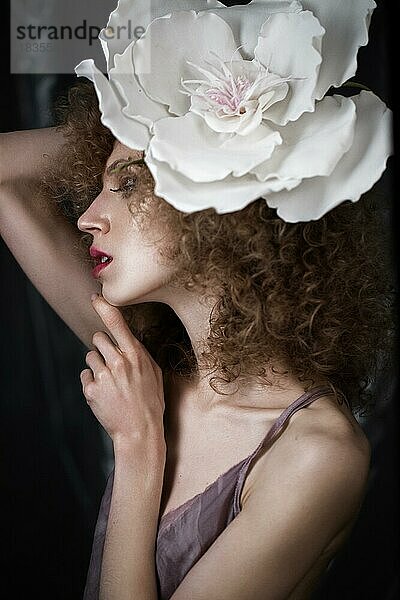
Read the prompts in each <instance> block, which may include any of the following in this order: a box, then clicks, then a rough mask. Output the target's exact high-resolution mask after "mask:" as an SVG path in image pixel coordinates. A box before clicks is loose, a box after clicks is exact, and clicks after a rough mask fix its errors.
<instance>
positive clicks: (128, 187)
mask: <svg viewBox="0 0 400 600" xmlns="http://www.w3.org/2000/svg"><path fill="white" fill-rule="evenodd" d="M136 184H137V179H136V177H131V176H130V177H124V178H123V179H122V180H121V184H120V186H119V188H116V189H112V188H110V192H115V193H120V194H122V196H123V197H124V198H125V197H128V196H129V195H130V194H131V193H132V192H133V190H134V189H135V187H136Z"/></svg>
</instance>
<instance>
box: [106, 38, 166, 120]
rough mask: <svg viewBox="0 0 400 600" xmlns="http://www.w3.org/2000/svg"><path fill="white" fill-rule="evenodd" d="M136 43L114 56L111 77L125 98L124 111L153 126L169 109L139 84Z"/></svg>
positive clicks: (128, 115) (129, 115)
mask: <svg viewBox="0 0 400 600" xmlns="http://www.w3.org/2000/svg"><path fill="white" fill-rule="evenodd" d="M134 43H135V42H132V44H129V46H128V47H127V49H126V50H125V52H124V53H123V54H116V55H115V56H114V67H113V68H111V69H110V72H109V78H110V81H112V83H113V84H114V86H115V87H116V88H117V89H118V91H119V93H120V95H121V97H122V98H123V99H124V108H123V109H122V112H123V113H124V114H125V115H126V116H127V117H130V118H134V119H137V120H138V121H140V122H141V123H144V124H145V125H147V126H148V127H151V126H152V125H153V123H154V122H155V121H157V120H158V119H162V118H164V117H167V116H168V111H167V108H166V106H165V105H163V104H160V103H158V102H154V100H152V99H151V98H149V97H148V96H147V94H146V92H145V91H144V90H143V88H142V87H141V86H140V85H139V82H138V80H137V78H136V76H135V69H134V65H133V60H132V47H133V44H134Z"/></svg>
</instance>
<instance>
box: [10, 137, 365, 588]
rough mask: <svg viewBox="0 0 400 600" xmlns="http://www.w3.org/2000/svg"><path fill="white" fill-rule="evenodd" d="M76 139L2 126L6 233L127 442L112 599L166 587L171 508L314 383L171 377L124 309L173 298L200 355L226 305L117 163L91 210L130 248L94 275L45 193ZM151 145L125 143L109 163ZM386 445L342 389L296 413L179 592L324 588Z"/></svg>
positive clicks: (236, 457)
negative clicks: (173, 281) (190, 274)
mask: <svg viewBox="0 0 400 600" xmlns="http://www.w3.org/2000/svg"><path fill="white" fill-rule="evenodd" d="M62 143H63V139H62V136H61V134H60V133H58V132H56V131H55V130H54V129H43V130H34V131H30V132H17V133H10V134H2V135H1V136H0V152H1V160H0V163H1V172H0V175H1V177H0V179H1V196H0V223H1V235H2V237H3V238H4V240H5V242H6V243H7V244H8V246H9V247H10V249H11V251H12V252H13V253H14V256H15V257H16V259H17V260H18V261H19V262H20V264H21V266H22V267H23V269H24V270H25V272H26V273H27V275H28V276H29V277H30V279H31V280H32V282H33V283H34V284H35V285H36V287H37V288H38V289H39V291H40V292H41V293H42V295H43V296H44V298H46V300H47V301H48V302H49V304H50V305H51V306H52V307H53V308H54V309H55V310H56V312H58V314H59V315H60V316H61V317H62V318H63V319H64V321H65V322H66V324H67V325H68V326H69V327H70V328H71V329H72V331H74V332H75V333H76V335H77V336H78V337H79V338H80V339H81V340H82V341H83V342H84V343H85V344H86V345H87V347H88V349H90V350H89V352H88V354H87V358H86V362H87V366H88V368H87V369H85V370H84V371H83V372H82V373H81V381H82V388H83V393H84V395H85V397H86V400H87V402H88V405H89V407H90V409H91V410H92V411H93V414H94V415H95V417H96V418H97V419H98V420H99V422H100V423H101V424H102V426H103V427H104V428H105V430H106V431H107V432H108V434H109V435H110V437H111V439H112V442H113V448H114V458H115V475H114V487H113V495H112V501H111V508H110V517H109V523H108V528H107V534H106V543H105V547H104V555H103V563H102V578H101V587H100V597H101V599H102V600H114V599H115V600H117V599H118V600H125V599H126V600H128V599H131V598H135V600H136V599H139V600H142V599H143V600H156V598H157V592H156V572H155V561H154V554H155V537H156V533H157V524H158V519H159V516H160V515H164V514H166V513H167V512H169V511H170V510H173V509H174V508H176V507H178V506H180V505H181V504H183V503H184V502H185V501H186V500H188V499H189V498H192V497H193V496H194V495H195V494H197V493H199V492H202V491H203V490H204V489H205V487H206V486H207V485H208V484H210V483H211V482H213V481H215V479H216V478H217V477H218V476H219V475H220V474H221V473H223V472H225V471H226V470H227V469H229V468H230V467H231V466H232V465H233V464H236V463H237V462H239V461H240V460H241V459H243V458H244V457H246V456H247V455H248V454H250V453H251V452H252V451H253V450H254V449H255V447H256V446H257V445H258V443H259V441H260V440H261V439H262V438H263V437H264V436H265V434H266V432H267V431H268V429H269V428H270V426H271V424H272V422H273V421H274V420H275V419H276V418H277V417H278V416H279V414H280V413H281V412H282V411H283V410H284V409H285V408H286V407H287V406H288V405H289V404H290V403H292V402H293V401H294V400H295V399H296V398H297V397H299V396H300V395H301V394H302V393H303V391H304V389H303V388H302V386H301V384H300V382H297V381H296V380H294V379H292V378H290V377H287V378H286V379H281V380H280V381H279V383H280V384H281V386H282V387H281V388H279V389H278V388H277V387H261V386H257V385H255V383H254V382H251V381H250V382H249V383H248V386H247V387H246V388H245V390H241V391H240V392H237V393H233V394H232V395H231V396H229V397H227V396H220V395H218V394H216V393H215V392H213V390H212V389H211V388H210V387H209V385H208V381H209V377H210V374H208V373H207V372H206V371H205V370H202V369H201V368H200V373H201V376H200V378H198V379H197V380H196V381H193V382H191V383H184V382H183V381H177V382H176V385H174V386H173V387H171V389H168V390H167V389H163V385H162V373H161V370H160V368H159V366H158V365H157V364H156V363H155V362H154V360H153V359H152V358H151V356H150V355H149V353H148V352H147V351H146V349H145V348H144V346H143V345H142V344H141V343H140V342H139V341H138V340H137V339H136V338H135V337H134V336H133V335H132V333H131V331H130V330H129V328H128V326H127V324H126V323H125V321H124V319H123V317H122V314H121V312H120V311H119V310H118V308H117V307H118V306H119V307H121V306H125V305H130V304H135V303H140V302H145V301H155V302H165V303H167V304H169V305H170V306H171V307H172V308H173V310H174V311H175V312H176V314H177V315H178V316H179V318H180V319H181V321H182V323H183V324H184V326H185V328H186V330H187V332H188V335H189V337H190V340H191V342H192V346H193V349H194V352H195V355H196V357H198V358H199V357H200V350H201V347H202V343H203V342H204V340H205V339H206V337H207V332H208V318H209V315H210V311H211V308H212V302H211V301H207V302H206V301H204V299H203V298H201V297H200V296H199V295H198V294H196V293H195V292H188V291H186V290H177V289H176V288H172V287H171V286H169V285H168V282H169V280H170V278H171V276H172V275H173V267H166V266H165V265H162V264H160V263H159V262H158V260H157V246H156V243H155V242H156V240H157V232H155V231H154V232H153V231H146V232H141V231H140V230H139V229H138V228H137V227H136V226H135V225H134V223H133V222H132V221H131V220H130V219H129V211H128V208H127V201H126V200H125V199H123V198H122V197H121V196H120V195H118V194H116V193H114V192H111V191H110V189H111V188H115V187H116V186H115V181H114V180H113V179H112V178H111V177H109V176H108V175H106V174H105V176H104V186H103V190H102V191H101V193H100V194H99V196H98V197H97V198H96V199H95V200H94V202H93V203H92V204H91V205H90V207H89V208H88V210H87V211H86V212H85V213H84V214H83V215H82V216H81V217H80V219H79V222H78V227H79V228H80V229H81V230H82V231H85V232H87V233H90V234H92V235H93V244H94V246H96V247H97V248H99V249H100V250H102V251H104V252H106V253H109V254H110V255H112V256H113V258H114V260H113V262H112V263H111V264H110V265H109V266H108V267H107V268H106V269H104V270H103V271H102V274H101V276H100V280H99V281H96V280H94V279H93V277H92V274H91V271H90V268H89V267H88V266H87V265H86V263H85V262H84V261H83V260H82V259H83V257H80V256H79V252H78V250H77V249H76V250H74V252H73V251H72V250H73V248H76V246H75V245H76V242H77V240H78V238H79V232H78V230H77V229H74V227H73V226H70V225H69V224H68V223H67V222H66V221H65V219H63V217H61V216H58V215H57V214H56V212H55V209H54V207H51V206H48V205H45V204H44V202H43V201H42V200H41V199H40V198H38V197H37V194H34V193H32V190H34V189H35V184H36V183H37V181H38V179H39V176H40V172H41V169H42V167H43V166H44V164H45V163H46V160H48V159H47V158H46V157H43V154H44V153H47V154H48V155H51V154H54V153H57V151H58V148H59V147H60V145H61V144H62ZM135 152H136V151H135V150H132V149H129V148H126V147H125V146H123V145H122V144H120V143H116V145H115V147H114V150H113V153H112V154H111V156H110V157H109V159H108V161H107V166H108V165H110V164H112V162H114V161H115V160H117V159H119V158H123V159H126V158H127V157H128V156H133V157H134V156H135ZM137 156H139V153H137ZM43 257H46V271H45V272H44V270H43ZM66 281H67V282H68V285H66V283H65V282H66ZM100 291H101V294H102V295H101V296H100V297H96V298H94V299H93V301H92V300H91V296H92V294H93V293H98V292H100ZM200 367H201V365H200ZM318 383H324V382H323V381H321V382H318ZM164 413H165V426H164V424H163V416H164ZM167 449H168V452H167ZM370 452H371V449H370V445H369V442H368V440H367V438H366V436H365V434H364V433H363V431H362V429H361V428H360V426H359V425H358V423H357V421H356V419H355V418H354V417H353V416H352V415H351V412H350V411H349V410H348V409H347V408H346V407H345V405H342V406H339V405H338V404H337V403H335V402H334V401H333V399H332V397H331V396H326V397H322V398H319V399H318V400H316V401H315V402H314V403H313V404H311V405H310V406H309V407H307V408H305V409H302V410H301V411H298V412H297V413H295V414H294V415H293V416H292V417H291V419H290V422H289V425H288V427H287V429H286V430H285V432H284V435H282V436H281V437H280V438H279V439H278V440H277V441H276V442H275V443H274V444H273V446H272V447H271V448H270V449H269V450H268V452H266V453H264V454H263V455H262V456H260V458H259V459H258V460H257V462H256V463H255V465H254V467H253V468H252V470H251V471H250V473H249V475H248V477H247V479H246V482H245V486H244V490H243V493H242V497H241V506H242V511H241V512H240V514H239V515H238V517H237V518H235V519H234V520H233V521H232V523H230V525H229V526H228V527H227V528H226V529H225V530H224V531H223V533H222V534H221V535H220V536H219V537H218V539H217V540H216V542H215V543H214V544H213V545H212V546H211V548H210V549H209V550H208V551H207V552H206V553H205V554H204V555H203V556H202V558H201V559H200V560H199V561H198V562H197V563H196V564H195V565H194V567H193V568H192V569H191V570H190V571H189V572H188V574H187V575H186V577H185V578H184V580H183V581H182V582H181V584H180V585H179V587H178V589H177V590H176V591H175V593H174V594H173V596H172V598H173V599H174V600H187V598H191V599H193V600H203V599H204V600H206V599H207V600H210V599H215V600H217V599H218V600H224V599H225V598H226V599H228V598H229V600H232V599H233V600H278V599H279V600H280V599H282V600H283V599H291V600H303V599H306V598H308V597H309V594H310V591H311V589H312V586H313V583H314V580H315V579H317V578H318V576H319V574H320V573H321V571H322V570H323V569H324V568H325V567H326V565H327V563H328V562H329V560H330V558H331V557H332V556H333V555H334V553H335V552H336V551H337V549H338V548H339V547H340V546H341V544H342V543H343V542H344V540H345V539H346V538H347V536H348V535H349V533H350V531H351V528H352V525H353V523H354V521H355V519H356V518H357V515H358V511H359V507H360V504H361V502H362V499H363V497H364V493H365V489H366V483H367V477H368V470H369V464H370ZM132 490H136V493H133V492H132ZM132 531H134V532H135V535H131V533H132Z"/></svg>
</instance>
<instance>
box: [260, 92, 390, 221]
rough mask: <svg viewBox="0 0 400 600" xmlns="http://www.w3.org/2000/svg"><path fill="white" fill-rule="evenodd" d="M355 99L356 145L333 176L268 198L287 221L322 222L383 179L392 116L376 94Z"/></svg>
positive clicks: (314, 179)
mask: <svg viewBox="0 0 400 600" xmlns="http://www.w3.org/2000/svg"><path fill="white" fill-rule="evenodd" d="M352 100H353V102H354V103H355V105H356V111H357V121H356V129H355V137H354V142H353V145H352V147H351V148H350V150H349V151H348V152H347V153H346V154H345V155H344V156H343V158H342V159H341V160H340V161H339V163H338V164H337V166H336V168H335V169H334V171H333V172H332V174H331V175H330V176H328V177H315V178H313V179H308V180H306V181H303V182H302V183H301V184H300V185H299V186H298V187H297V188H296V189H294V190H292V191H290V192H279V193H276V194H270V195H265V196H264V198H265V200H266V201H267V204H268V206H270V207H271V208H277V213H278V215H279V216H280V217H281V218H282V219H283V220H284V221H288V222H290V223H298V222H299V221H310V220H317V219H320V218H321V217H322V216H323V215H325V214H326V213H327V212H329V211H330V210H332V209H333V208H334V207H335V206H338V205H339V204H341V203H342V202H344V201H345V200H351V201H352V202H357V200H359V199H360V197H361V195H362V194H363V193H365V192H367V191H368V190H369V189H370V188H371V187H372V186H373V185H374V183H376V182H377V181H378V180H379V179H380V177H381V175H382V173H383V171H384V170H385V166H386V161H387V159H388V157H389V156H390V154H391V153H392V147H391V146H392V113H391V111H390V110H389V109H388V108H387V107H386V105H385V104H384V103H383V102H382V101H381V100H380V99H379V98H378V97H377V96H375V94H373V93H372V92H365V91H363V92H361V93H360V94H359V95H358V96H353V97H352Z"/></svg>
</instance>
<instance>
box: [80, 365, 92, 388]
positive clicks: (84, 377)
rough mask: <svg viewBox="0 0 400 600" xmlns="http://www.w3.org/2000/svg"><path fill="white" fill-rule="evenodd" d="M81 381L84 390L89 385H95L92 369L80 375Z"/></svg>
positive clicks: (85, 370)
mask: <svg viewBox="0 0 400 600" xmlns="http://www.w3.org/2000/svg"><path fill="white" fill-rule="evenodd" d="M80 379H81V383H82V387H83V389H85V387H86V386H87V385H88V384H89V383H93V381H94V379H93V373H92V371H91V370H90V369H84V370H83V371H82V373H81V374H80Z"/></svg>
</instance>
